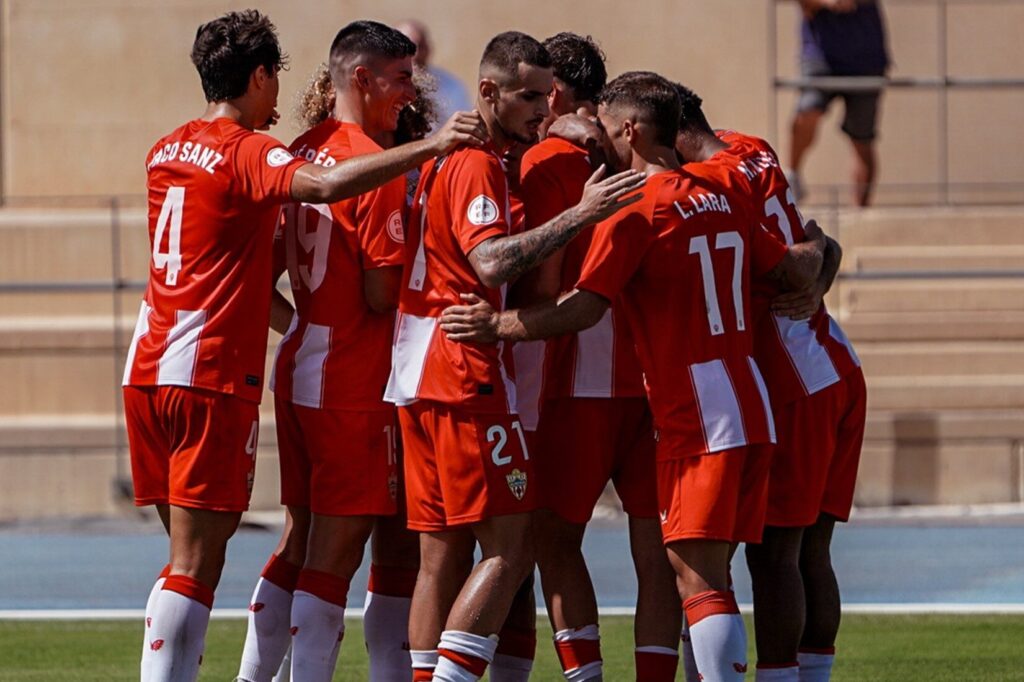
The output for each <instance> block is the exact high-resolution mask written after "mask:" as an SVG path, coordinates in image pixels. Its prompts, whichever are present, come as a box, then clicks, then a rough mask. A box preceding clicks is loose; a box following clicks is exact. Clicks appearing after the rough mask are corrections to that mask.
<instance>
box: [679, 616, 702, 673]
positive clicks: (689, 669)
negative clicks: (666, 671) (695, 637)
mask: <svg viewBox="0 0 1024 682" xmlns="http://www.w3.org/2000/svg"><path fill="white" fill-rule="evenodd" d="M679 639H680V641H682V643H683V652H682V655H681V656H680V658H681V659H682V661H683V675H684V677H683V679H684V680H685V681H686V682H700V673H698V672H697V659H695V658H694V657H693V642H691V641H690V626H689V624H688V623H687V622H686V619H685V618H684V619H683V632H682V634H681V635H680V636H679Z"/></svg>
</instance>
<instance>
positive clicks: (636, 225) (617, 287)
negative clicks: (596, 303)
mask: <svg viewBox="0 0 1024 682" xmlns="http://www.w3.org/2000/svg"><path fill="white" fill-rule="evenodd" d="M645 203H646V202H639V203H637V204H635V205H634V207H633V208H632V210H629V209H627V210H626V211H623V213H622V214H619V215H616V216H614V217H612V218H609V219H608V220H605V221H604V222H601V223H598V224H597V225H596V226H595V227H594V235H593V239H592V241H591V242H590V248H589V249H587V257H586V258H585V259H584V261H583V268H582V270H581V272H580V278H579V281H578V282H577V283H576V288H577V289H586V290H587V291H592V292H593V293H595V294H600V295H601V296H603V297H605V298H606V299H608V301H609V302H611V301H614V300H615V299H616V298H617V297H618V295H619V293H620V292H621V291H622V290H623V288H625V286H626V283H627V282H629V280H630V279H631V278H632V277H633V274H634V273H635V272H636V271H637V269H638V268H639V267H640V263H641V262H642V261H643V259H644V256H645V255H646V254H647V250H648V249H649V248H650V246H651V244H652V243H653V241H654V237H655V234H654V226H653V225H652V221H651V216H650V214H649V212H648V211H647V210H645V209H644V208H643V206H644V204H645Z"/></svg>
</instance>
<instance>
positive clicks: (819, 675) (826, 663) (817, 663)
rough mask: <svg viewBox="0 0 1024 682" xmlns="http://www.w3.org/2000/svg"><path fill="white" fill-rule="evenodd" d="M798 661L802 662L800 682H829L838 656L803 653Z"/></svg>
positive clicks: (833, 654)
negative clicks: (833, 664)
mask: <svg viewBox="0 0 1024 682" xmlns="http://www.w3.org/2000/svg"><path fill="white" fill-rule="evenodd" d="M796 660H797V661H799V662H800V682H829V679H830V678H831V677H832V663H833V662H835V660H836V655H835V653H831V654H819V653H811V652H809V651H801V652H800V653H798V654H797V655H796Z"/></svg>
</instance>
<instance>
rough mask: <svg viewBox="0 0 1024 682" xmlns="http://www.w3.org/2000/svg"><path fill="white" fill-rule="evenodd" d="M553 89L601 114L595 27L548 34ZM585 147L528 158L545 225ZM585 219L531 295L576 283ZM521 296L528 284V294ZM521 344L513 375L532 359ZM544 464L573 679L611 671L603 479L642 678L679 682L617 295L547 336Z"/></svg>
mask: <svg viewBox="0 0 1024 682" xmlns="http://www.w3.org/2000/svg"><path fill="white" fill-rule="evenodd" d="M544 47H545V48H547V50H548V52H549V53H550V54H551V58H552V63H553V66H554V72H555V87H554V88H553V89H552V91H551V94H550V95H549V97H548V101H549V103H550V106H551V116H550V117H549V120H551V119H554V117H555V116H559V115H564V114H575V113H589V114H596V113H597V99H598V95H599V93H600V91H601V89H602V88H603V87H604V85H605V79H606V72H605V65H604V55H603V54H602V53H601V51H600V48H598V47H597V45H595V44H594V42H593V40H592V39H590V38H589V37H587V38H585V37H583V36H579V35H576V34H573V33H559V34H557V35H555V36H552V37H550V38H548V39H547V40H545V41H544ZM591 172H592V171H591V159H590V155H589V154H588V150H587V149H585V148H584V147H582V146H580V145H578V144H575V143H573V142H569V141H567V140H564V139H561V138H559V137H553V136H549V137H547V138H546V139H544V140H543V141H542V142H540V143H539V144H537V145H535V146H534V147H532V148H530V150H529V151H527V152H526V154H525V156H524V158H523V170H522V183H521V185H522V189H523V201H524V203H525V207H526V216H527V224H528V226H532V225H542V224H544V223H545V222H547V221H548V220H550V219H551V218H552V217H554V216H556V215H558V214H559V213H561V212H562V211H563V210H565V209H566V208H568V207H569V206H571V205H572V204H574V203H575V202H576V201H578V200H579V197H580V195H581V193H582V191H583V186H584V184H585V183H586V181H587V178H588V177H590V174H591ZM593 231H594V230H593V228H587V229H586V230H584V232H583V233H582V234H581V235H580V236H579V237H578V238H577V239H574V240H573V241H572V242H571V243H570V244H569V245H568V246H566V247H565V248H564V249H561V250H559V251H558V252H556V253H555V254H554V255H552V256H551V257H550V258H548V259H547V260H545V261H544V262H543V263H542V264H541V265H540V266H538V268H537V269H536V270H535V271H533V272H531V273H530V274H529V275H528V276H527V277H524V278H523V279H524V282H523V283H522V285H523V286H520V285H517V287H516V290H517V293H520V290H521V289H522V288H524V286H529V285H532V286H531V289H532V290H531V291H530V292H529V293H528V295H529V297H530V299H531V300H535V301H540V300H548V299H552V298H555V297H557V296H558V294H559V293H561V292H563V291H569V290H571V289H572V288H573V287H574V286H575V284H576V281H577V280H578V279H579V275H580V268H581V266H582V264H583V261H584V259H585V258H586V255H587V250H588V248H589V247H590V245H591V242H592V239H593ZM519 300H522V294H521V293H520V299H519ZM534 345H538V346H540V347H541V348H543V347H544V345H545V343H544V342H540V341H533V342H526V343H525V344H521V343H517V344H516V346H515V348H516V351H517V355H516V378H517V386H518V385H519V384H518V380H519V379H520V378H521V375H522V371H523V367H522V365H521V363H520V354H519V349H520V348H522V347H524V346H525V347H526V348H529V347H531V346H534ZM546 346H547V353H546V358H545V360H544V363H543V381H541V380H539V379H538V380H536V381H535V382H534V383H536V384H538V385H539V384H541V383H542V384H543V395H542V402H541V404H540V421H539V428H538V429H537V435H536V443H537V447H536V448H535V451H536V454H535V462H536V464H535V466H536V468H537V473H538V478H539V480H540V489H541V500H540V504H541V507H542V509H541V510H539V511H538V513H537V519H536V523H535V529H536V537H537V565H538V568H539V569H540V576H541V586H542V588H543V592H544V599H545V601H546V602H547V607H548V617H549V618H550V620H551V626H552V629H553V630H554V632H555V637H554V639H555V648H556V651H557V652H558V657H559V661H560V662H561V664H562V670H563V673H564V675H565V677H566V678H567V679H570V680H590V679H600V678H601V677H602V662H601V649H600V638H599V637H600V636H599V631H598V618H597V616H598V613H597V598H596V595H595V594H594V587H593V584H592V583H591V580H590V574H589V572H588V570H587V565H586V561H585V559H584V556H583V550H582V545H583V535H584V533H585V531H586V527H587V522H588V521H589V520H590V517H591V515H592V513H593V510H594V505H595V504H596V502H597V500H598V498H599V497H600V495H601V493H602V492H603V491H604V488H605V485H606V484H607V483H608V481H609V480H611V481H613V482H614V483H615V487H616V491H617V492H618V495H619V498H620V499H621V500H622V503H623V508H624V510H625V511H626V513H627V514H628V515H629V533H630V545H631V549H632V555H633V563H634V566H635V568H636V573H637V587H638V590H637V610H636V618H635V621H634V635H635V643H636V651H635V660H636V670H637V679H638V680H645V681H647V682H658V681H659V680H672V679H674V678H675V672H676V667H677V664H678V659H679V657H678V654H677V645H678V642H677V640H678V635H679V626H680V622H681V618H682V614H681V610H680V608H679V601H678V599H677V598H676V588H675V580H674V573H673V571H672V567H671V566H670V565H669V563H668V559H667V557H666V556H665V551H664V549H663V548H662V544H661V528H660V525H659V523H658V505H657V486H656V484H655V464H654V449H655V447H654V446H655V443H654V429H653V426H652V424H651V412H650V408H649V407H648V404H647V397H646V395H645V394H644V387H643V378H642V376H641V372H640V366H639V363H638V361H637V359H636V351H635V350H634V343H633V339H632V336H631V335H630V333H629V328H628V325H627V324H626V321H625V316H624V311H623V310H622V309H621V304H620V303H619V302H618V301H616V302H615V303H614V304H613V305H612V307H611V308H609V310H608V311H607V312H606V313H605V315H604V316H603V317H602V318H601V321H600V322H598V323H597V324H596V325H594V326H593V327H591V328H589V329H587V330H585V331H583V332H580V333H578V334H567V335H565V336H558V337H555V338H552V339H550V340H548V341H547V342H546Z"/></svg>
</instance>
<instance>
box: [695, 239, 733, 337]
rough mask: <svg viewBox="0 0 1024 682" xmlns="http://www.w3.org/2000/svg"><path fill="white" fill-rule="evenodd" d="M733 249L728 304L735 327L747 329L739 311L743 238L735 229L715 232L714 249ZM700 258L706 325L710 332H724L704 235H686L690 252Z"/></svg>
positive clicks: (712, 269) (711, 261)
mask: <svg viewBox="0 0 1024 682" xmlns="http://www.w3.org/2000/svg"><path fill="white" fill-rule="evenodd" d="M723 249H732V250H733V259H732V303H733V307H734V308H735V309H736V329H738V330H740V331H743V330H744V329H746V328H747V323H746V319H745V317H744V314H743V238H742V237H740V233H739V232H720V233H718V234H717V235H715V251H721V250H723ZM694 254H696V255H697V256H699V257H700V274H701V280H702V281H703V283H704V302H705V304H706V305H707V309H708V326H709V327H710V328H711V335H712V336H718V335H719V334H724V333H725V325H724V323H723V322H722V309H721V308H720V307H719V305H718V291H717V289H716V287H715V265H714V262H713V260H712V254H711V247H710V245H709V244H708V238H707V236H706V235H701V236H699V237H691V238H690V255H691V256H692V255H694Z"/></svg>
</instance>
